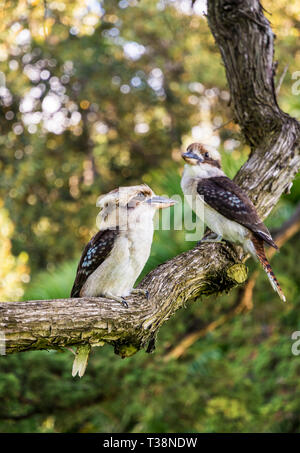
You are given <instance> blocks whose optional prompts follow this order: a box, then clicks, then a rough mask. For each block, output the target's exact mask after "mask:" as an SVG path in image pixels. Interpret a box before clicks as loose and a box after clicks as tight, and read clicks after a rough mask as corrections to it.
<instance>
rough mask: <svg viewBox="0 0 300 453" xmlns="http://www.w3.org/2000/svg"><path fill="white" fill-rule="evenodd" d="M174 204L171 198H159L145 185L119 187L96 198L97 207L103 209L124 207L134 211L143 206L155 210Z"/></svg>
mask: <svg viewBox="0 0 300 453" xmlns="http://www.w3.org/2000/svg"><path fill="white" fill-rule="evenodd" d="M174 204H175V201H174V200H172V199H171V198H166V197H159V196H157V195H155V193H154V192H153V190H152V189H150V187H149V186H147V185H146V184H141V185H139V186H128V187H119V188H118V189H114V190H112V191H111V192H109V193H107V194H105V195H102V196H100V197H99V198H98V201H97V206H98V207H100V208H102V209H105V208H108V207H110V208H114V207H124V208H126V209H134V208H137V207H138V206H141V205H144V206H147V207H148V206H149V207H154V208H156V209H161V208H168V207H169V206H172V205H174Z"/></svg>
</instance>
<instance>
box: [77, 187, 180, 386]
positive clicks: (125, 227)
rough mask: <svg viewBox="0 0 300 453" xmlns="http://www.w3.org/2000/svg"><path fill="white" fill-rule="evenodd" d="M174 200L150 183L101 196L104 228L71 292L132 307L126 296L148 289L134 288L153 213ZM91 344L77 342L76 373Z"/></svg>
mask: <svg viewBox="0 0 300 453" xmlns="http://www.w3.org/2000/svg"><path fill="white" fill-rule="evenodd" d="M174 204H175V200H172V199H170V198H166V197H161V196H157V195H155V193H154V192H153V190H152V189H151V188H150V187H149V186H147V185H146V184H141V185H136V186H128V187H119V188H117V189H114V190H112V191H111V192H109V193H107V194H105V195H102V196H100V197H99V198H98V201H97V206H98V207H100V213H99V217H98V219H99V231H98V232H97V234H96V235H95V236H94V237H92V239H91V240H90V241H89V242H88V244H87V245H86V246H85V248H84V250H83V253H82V255H81V258H80V261H79V264H78V267H77V272H76V277H75V281H74V284H73V287H72V290H71V298H77V297H99V296H102V297H106V298H109V299H112V300H114V301H116V302H119V303H121V304H122V305H123V306H124V307H125V308H128V304H127V302H126V299H125V298H126V297H127V296H129V295H130V294H143V295H145V296H146V297H148V291H147V290H144V289H133V286H134V283H135V281H136V279H137V278H138V276H139V275H140V273H141V271H142V270H143V268H144V265H145V264H146V261H147V260H148V258H149V255H150V251H151V245H152V240H153V232H154V225H153V217H154V214H155V212H156V211H157V209H162V208H167V207H169V206H172V205H174ZM90 349H91V348H90V346H89V345H82V346H79V347H78V348H77V352H76V355H75V359H74V363H73V370H72V375H73V377H75V376H76V375H77V373H78V375H79V377H82V376H83V374H84V372H85V369H86V366H87V362H88V356H89V353H90Z"/></svg>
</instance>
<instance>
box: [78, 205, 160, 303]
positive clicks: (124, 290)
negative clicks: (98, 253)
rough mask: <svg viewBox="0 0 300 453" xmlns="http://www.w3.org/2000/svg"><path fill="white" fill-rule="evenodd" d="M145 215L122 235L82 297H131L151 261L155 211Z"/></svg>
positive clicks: (137, 218) (134, 221) (120, 234)
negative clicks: (138, 279)
mask: <svg viewBox="0 0 300 453" xmlns="http://www.w3.org/2000/svg"><path fill="white" fill-rule="evenodd" d="M143 214H144V213H143V212H141V215H140V216H137V217H136V219H132V222H130V221H129V227H128V229H127V230H122V231H121V232H120V233H119V235H118V237H117V239H116V241H115V244H114V247H113V249H112V251H111V253H110V255H109V257H108V258H107V259H106V260H105V261H104V262H103V263H102V264H101V265H100V266H99V267H98V268H97V269H96V270H95V271H94V272H93V274H91V275H90V276H89V277H88V279H87V281H86V282H85V284H84V286H83V288H82V291H81V295H82V296H100V295H102V296H105V295H108V293H110V294H112V295H114V296H119V297H121V296H123V297H126V296H128V295H129V294H130V291H131V290H132V288H133V285H134V283H135V281H136V279H137V278H138V276H139V275H140V273H141V271H142V270H143V267H144V266H145V264H146V262H147V260H148V258H149V255H150V251H151V244H152V239H153V212H151V210H150V209H148V210H147V212H146V215H143ZM129 220H130V219H129Z"/></svg>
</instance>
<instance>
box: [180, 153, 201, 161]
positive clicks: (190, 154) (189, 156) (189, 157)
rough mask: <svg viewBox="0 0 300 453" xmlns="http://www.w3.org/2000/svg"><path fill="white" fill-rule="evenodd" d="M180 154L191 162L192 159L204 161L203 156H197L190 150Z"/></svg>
mask: <svg viewBox="0 0 300 453" xmlns="http://www.w3.org/2000/svg"><path fill="white" fill-rule="evenodd" d="M181 156H182V157H183V159H184V160H185V161H186V162H188V163H191V162H193V161H195V160H196V161H198V162H203V161H204V157H203V156H201V155H200V156H198V155H197V154H194V153H193V152H192V151H187V152H185V153H182V154H181Z"/></svg>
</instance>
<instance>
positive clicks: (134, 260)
mask: <svg viewBox="0 0 300 453" xmlns="http://www.w3.org/2000/svg"><path fill="white" fill-rule="evenodd" d="M152 239H153V222H152V220H151V222H149V223H147V224H142V223H137V224H136V225H135V227H134V228H132V229H129V231H128V233H127V240H128V256H129V263H130V266H131V267H132V270H133V271H134V272H140V271H141V270H142V268H143V267H144V265H145V263H146V261H147V259H148V258H149V255H150V251H151V244H152Z"/></svg>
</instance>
